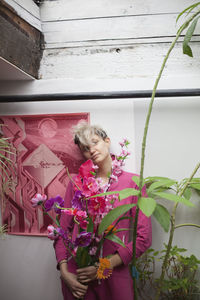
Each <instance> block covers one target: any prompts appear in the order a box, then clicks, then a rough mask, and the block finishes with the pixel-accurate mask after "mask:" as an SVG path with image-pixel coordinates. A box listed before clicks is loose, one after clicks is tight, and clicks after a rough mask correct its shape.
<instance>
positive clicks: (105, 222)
mask: <svg viewBox="0 0 200 300" xmlns="http://www.w3.org/2000/svg"><path fill="white" fill-rule="evenodd" d="M134 206H136V204H124V205H120V206H118V207H116V208H114V209H113V210H111V211H110V212H109V213H108V214H107V215H106V216H105V217H104V218H103V219H102V221H101V223H100V225H99V229H98V234H99V235H101V234H102V233H103V232H104V231H105V230H106V229H107V228H108V226H109V225H111V224H112V223H113V222H114V221H115V220H116V219H117V218H119V217H120V216H121V215H123V214H124V213H126V212H127V211H129V210H130V209H131V208H132V207H134Z"/></svg>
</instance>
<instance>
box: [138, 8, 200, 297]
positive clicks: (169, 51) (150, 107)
mask: <svg viewBox="0 0 200 300" xmlns="http://www.w3.org/2000/svg"><path fill="white" fill-rule="evenodd" d="M199 13H200V10H198V11H197V12H196V13H195V14H193V15H192V16H191V17H190V18H189V19H188V20H187V21H186V22H185V23H183V25H182V26H181V27H180V28H179V30H178V31H177V34H176V37H175V39H174V41H173V42H172V43H171V46H170V48H169V50H168V51H167V54H166V56H165V57H164V60H163V63H162V66H161V69H160V71H159V74H158V76H157V78H156V81H155V84H154V87H153V92H152V96H151V101H150V104H149V109H148V113H147V117H146V122H145V128H144V134H143V141H142V153H141V166H140V180H139V190H140V193H141V191H142V182H143V173H144V161H145V149H146V139H147V132H148V127H149V121H150V117H151V113H152V108H153V103H154V99H155V94H156V90H157V87H158V83H159V81H160V78H161V75H162V73H163V70H164V68H165V65H166V62H167V60H168V58H169V55H170V53H171V51H172V49H173V48H174V46H175V44H176V42H177V40H178V39H179V37H180V35H181V33H182V32H183V30H184V29H185V28H186V27H187V26H188V25H189V24H190V22H191V21H192V20H193V19H194V18H195V17H196V16H197V15H198V14H199ZM138 198H139V197H138ZM138 214H139V207H137V208H136V215H135V223H134V231H133V258H132V266H136V237H137V223H138ZM133 288H134V300H138V295H137V287H136V278H135V277H133Z"/></svg>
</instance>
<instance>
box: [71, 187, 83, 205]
mask: <svg viewBox="0 0 200 300" xmlns="http://www.w3.org/2000/svg"><path fill="white" fill-rule="evenodd" d="M82 198H83V195H82V192H81V191H79V190H77V191H76V192H75V194H74V198H73V199H72V207H73V208H77V209H82V208H83V204H82V201H81V200H82Z"/></svg>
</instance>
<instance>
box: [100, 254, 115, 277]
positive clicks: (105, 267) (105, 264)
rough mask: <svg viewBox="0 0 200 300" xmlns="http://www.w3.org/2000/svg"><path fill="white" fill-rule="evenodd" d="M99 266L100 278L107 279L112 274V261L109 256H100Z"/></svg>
mask: <svg viewBox="0 0 200 300" xmlns="http://www.w3.org/2000/svg"><path fill="white" fill-rule="evenodd" d="M99 262H100V264H99V268H98V270H97V278H98V279H106V278H108V277H110V275H111V274H112V269H111V266H110V261H109V260H108V259H107V258H99Z"/></svg>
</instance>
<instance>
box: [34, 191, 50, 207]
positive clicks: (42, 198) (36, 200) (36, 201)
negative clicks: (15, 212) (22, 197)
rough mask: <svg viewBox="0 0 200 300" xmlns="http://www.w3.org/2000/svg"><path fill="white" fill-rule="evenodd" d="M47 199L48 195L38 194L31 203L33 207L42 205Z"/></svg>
mask: <svg viewBox="0 0 200 300" xmlns="http://www.w3.org/2000/svg"><path fill="white" fill-rule="evenodd" d="M46 199H47V195H45V194H43V195H41V194H36V195H35V197H34V198H32V199H31V204H32V206H33V207H36V206H38V205H41V204H42V203H43V202H44V201H45V200H46Z"/></svg>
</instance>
